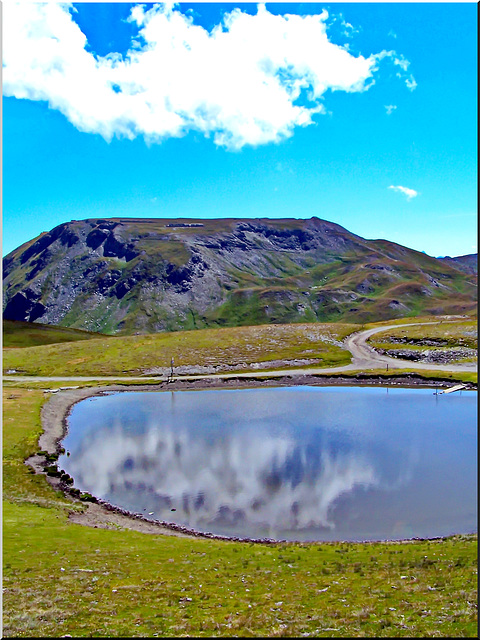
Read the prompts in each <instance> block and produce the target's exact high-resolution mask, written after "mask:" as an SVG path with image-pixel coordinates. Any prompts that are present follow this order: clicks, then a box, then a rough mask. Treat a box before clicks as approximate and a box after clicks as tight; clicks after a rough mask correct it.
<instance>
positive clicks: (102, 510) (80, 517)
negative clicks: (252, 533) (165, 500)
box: [4, 322, 477, 537]
mask: <svg viewBox="0 0 480 640" xmlns="http://www.w3.org/2000/svg"><path fill="white" fill-rule="evenodd" d="M419 324H437V323H425V322H424V323H418V322H413V323H411V324H405V325H402V326H414V325H419ZM397 327H398V325H395V324H393V325H386V326H383V327H376V328H375V329H368V330H365V331H360V332H358V333H354V334H352V335H350V336H349V337H348V338H347V339H346V341H345V347H346V348H347V349H348V350H349V351H350V352H351V354H352V362H351V364H349V365H344V366H340V367H325V368H322V369H319V368H310V369H293V368H292V369H284V370H281V371H278V370H277V371H255V372H248V373H217V374H203V375H195V376H193V375H186V376H177V377H176V378H175V382H174V383H173V384H171V385H170V384H168V385H167V381H166V378H165V377H164V376H149V377H147V376H88V377H86V376H83V377H67V376H54V377H37V376H15V375H8V376H4V380H11V381H15V382H46V383H49V384H51V383H52V382H66V383H68V382H70V383H72V382H73V383H82V382H91V381H98V382H100V381H102V382H113V381H116V382H117V383H118V384H116V385H114V384H112V385H109V386H108V388H105V387H84V388H79V387H78V386H77V387H65V388H62V387H60V389H58V388H57V389H55V391H59V393H54V394H53V393H52V395H51V397H50V398H49V400H48V401H47V402H46V403H45V404H44V406H43V408H42V416H41V417H42V425H43V428H44V432H43V433H42V435H41V436H40V439H39V448H40V449H41V450H45V451H48V452H50V453H53V452H55V450H56V448H57V444H58V442H59V441H60V440H61V439H62V438H63V436H64V434H65V430H66V425H67V422H66V421H67V416H68V414H69V411H70V409H71V407H72V406H73V405H74V404H75V403H77V402H79V401H80V400H83V399H85V398H87V397H90V396H92V395H97V394H102V393H104V392H105V391H107V389H108V391H109V392H111V391H115V390H118V391H120V390H123V391H125V390H127V389H129V387H128V386H126V384H125V383H128V382H133V381H135V382H139V381H143V382H150V383H151V382H158V383H161V384H159V386H158V387H157V388H158V389H162V388H163V389H168V390H174V389H175V388H182V383H183V382H186V383H187V384H188V386H189V387H190V388H192V387H193V388H199V389H200V388H212V386H219V385H220V386H221V383H222V382H225V383H227V382H228V383H233V384H234V385H235V386H238V387H242V386H251V385H252V384H253V385H255V384H275V385H278V384H312V383H313V384H319V376H325V377H324V378H322V382H323V383H326V382H331V383H332V384H342V383H343V384H345V383H346V384H351V383H352V381H353V379H347V378H345V379H344V380H342V379H339V380H337V379H335V380H333V379H332V380H330V381H329V380H328V374H330V373H341V372H342V371H348V372H353V371H358V372H362V371H365V370H368V369H387V366H388V368H392V369H400V368H401V369H407V370H412V369H417V370H418V369H425V368H428V369H433V370H438V371H476V370H477V364H476V363H467V364H463V365H443V364H429V365H428V366H426V365H424V364H421V363H415V362H413V363H412V362H410V361H405V360H398V359H394V358H389V357H387V356H383V355H380V354H379V353H377V352H376V351H375V350H374V349H373V348H372V347H370V346H369V345H367V340H368V338H370V337H371V336H372V335H374V334H376V333H380V332H383V331H388V330H390V329H392V328H397ZM312 376H314V377H312ZM262 378H268V381H263V382H262V381H261V379H262ZM282 378H283V380H282ZM273 379H275V381H274V380H273ZM276 379H278V382H277V380H276ZM398 381H399V383H404V384H405V383H408V380H406V379H405V380H401V377H399V379H398ZM122 383H123V384H122ZM410 384H411V382H410ZM130 388H131V389H132V390H136V391H141V390H144V389H145V390H146V389H148V390H151V389H152V387H151V385H145V386H142V385H137V386H134V387H130ZM26 463H27V464H29V465H31V466H32V467H33V468H34V469H35V471H36V472H37V473H43V472H44V471H43V463H44V458H43V457H41V456H37V455H35V456H32V457H31V458H29V459H28V460H27V461H26ZM48 480H49V482H50V483H51V484H52V485H53V486H54V487H55V488H58V489H60V488H61V487H60V486H59V482H60V481H59V480H58V478H54V477H49V478H48ZM85 506H86V510H85V511H84V512H83V513H79V512H72V513H71V514H70V520H71V521H72V522H75V523H78V524H83V525H87V526H91V527H102V528H109V529H133V530H136V531H140V532H143V533H150V534H164V535H165V534H168V535H195V533H193V532H189V531H188V530H186V529H183V528H180V527H179V528H172V527H169V526H165V525H164V524H163V523H155V522H152V521H148V520H145V519H143V518H142V517H141V516H135V515H132V514H128V513H127V512H124V511H122V510H120V509H115V508H112V507H111V506H110V505H108V504H106V503H99V504H91V503H89V504H87V505H85ZM212 537H216V536H212Z"/></svg>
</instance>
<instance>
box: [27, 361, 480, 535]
mask: <svg viewBox="0 0 480 640" xmlns="http://www.w3.org/2000/svg"><path fill="white" fill-rule="evenodd" d="M451 382H452V381H451V380H449V381H447V380H445V381H443V380H428V379H424V378H421V377H420V376H418V375H417V374H410V375H403V376H398V377H393V376H392V377H388V378H387V377H386V376H385V377H384V376H379V375H376V376H368V375H366V374H360V375H359V376H345V377H340V376H339V377H337V376H332V377H327V376H321V377H320V376H312V375H305V376H294V377H293V376H292V377H291V376H285V377H283V378H273V379H272V378H253V379H245V378H243V379H242V378H236V379H235V378H225V379H223V380H222V379H218V378H217V379H212V378H210V379H208V378H206V379H202V380H179V379H174V380H173V381H170V382H167V381H164V382H161V383H158V384H143V385H142V384H136V385H132V384H112V385H108V386H107V385H106V386H95V387H83V388H78V387H76V388H70V389H65V388H63V389H62V390H59V391H58V393H55V394H54V395H53V394H52V395H51V397H50V398H48V399H47V401H46V402H44V404H43V406H42V409H41V424H42V428H43V432H42V434H41V435H40V437H39V439H38V446H39V449H40V450H42V451H46V452H47V453H49V454H53V453H58V452H59V450H60V447H61V444H60V443H61V440H62V439H63V438H64V437H65V435H66V433H67V430H68V416H69V415H70V412H71V411H72V409H73V407H74V405H75V404H77V403H78V402H81V401H82V400H85V399H87V398H89V397H94V396H101V395H105V394H107V393H108V394H109V393H112V392H132V391H137V392H138V391H140V392H141V391H152V392H160V391H188V390H198V391H200V390H208V389H215V390H219V389H243V388H262V387H264V388H265V387H282V386H398V387H407V388H408V387H411V388H415V387H418V388H421V387H423V388H440V387H444V386H445V385H446V384H451ZM476 389H477V387H476V385H474V384H472V383H468V384H467V386H466V387H465V390H476ZM45 393H47V391H45ZM45 463H46V458H45V456H43V455H38V454H35V455H33V456H30V457H29V458H27V459H26V460H25V464H27V465H29V466H31V467H32V468H33V469H34V471H35V473H41V474H45V469H44V467H45ZM46 478H47V482H49V484H50V485H51V486H52V487H53V488H54V489H56V490H59V491H61V492H62V493H63V494H64V496H65V497H66V498H68V499H69V500H72V504H73V503H78V502H79V501H78V500H76V499H75V498H74V497H73V496H72V495H71V494H70V492H69V490H70V489H71V488H72V486H70V485H67V484H66V483H65V482H63V481H62V480H61V479H60V478H59V477H54V476H48V475H46ZM94 498H95V501H94V502H83V501H82V502H81V504H84V505H85V507H86V508H85V510H84V511H83V512H81V513H79V512H76V511H71V512H70V513H69V515H68V519H69V521H70V522H73V523H76V524H81V525H83V526H90V527H94V528H107V529H116V530H119V529H123V530H134V531H138V532H141V533H148V534H153V535H174V536H182V537H201V538H205V539H215V540H225V541H233V542H251V543H257V544H267V545H272V544H341V543H345V542H347V541H344V540H338V541H309V542H307V541H297V542H295V541H288V540H273V539H270V538H261V539H256V538H239V537H234V536H222V535H217V534H213V533H209V532H207V533H203V532H199V531H195V530H194V529H189V528H187V527H184V526H182V525H177V524H175V523H171V522H166V521H159V520H150V519H148V518H146V517H144V516H143V515H141V514H136V513H134V512H130V511H127V510H125V509H122V508H121V507H117V506H115V505H112V504H110V503H108V502H106V501H104V500H102V499H100V498H97V497H94ZM454 535H476V532H473V533H468V534H451V535H449V536H436V537H433V538H419V537H412V538H408V539H391V540H368V541H351V544H376V543H389V544H404V543H412V542H416V541H422V540H444V539H446V538H449V537H452V536H454Z"/></svg>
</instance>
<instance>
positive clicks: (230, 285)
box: [4, 218, 477, 334]
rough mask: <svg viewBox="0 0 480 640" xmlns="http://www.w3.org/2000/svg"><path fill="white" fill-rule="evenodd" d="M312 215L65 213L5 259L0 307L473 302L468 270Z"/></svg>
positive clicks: (222, 308) (112, 318) (70, 323)
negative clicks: (77, 217) (62, 220)
mask: <svg viewBox="0 0 480 640" xmlns="http://www.w3.org/2000/svg"><path fill="white" fill-rule="evenodd" d="M457 266H458V265H456V264H455V263H454V264H452V261H445V260H443V261H442V260H439V259H436V258H432V257H430V256H427V255H426V254H423V253H420V252H418V251H413V250H411V249H407V248H406V247H402V246H401V245H398V244H395V243H392V242H388V241H386V240H365V239H363V238H361V237H360V236H357V235H354V234H352V233H350V232H349V231H347V230H346V229H344V228H342V227H340V226H339V225H336V224H333V223H330V222H327V221H325V220H320V219H318V218H311V219H309V220H294V219H278V220H270V219H255V220H234V219H217V220H186V219H185V220H159V219H135V218H125V219H122V218H112V219H108V220H99V219H88V220H82V221H72V222H70V223H67V224H63V225H60V226H58V227H56V228H55V229H53V230H52V231H50V232H49V233H43V234H41V235H40V236H39V237H38V238H36V239H35V240H34V241H32V242H30V243H26V244H24V245H22V246H21V247H19V248H18V249H16V250H15V251H13V252H12V253H11V254H9V255H8V256H7V257H6V258H5V260H4V317H5V318H6V319H11V320H23V321H30V322H32V321H39V322H42V323H46V324H54V325H61V326H64V327H72V328H76V329H86V330H89V331H98V332H101V333H106V334H113V333H124V334H131V333H149V332H156V331H163V330H167V331H169V330H176V329H198V328H203V327H222V326H225V327H228V326H239V325H240V326H241V325H253V324H270V323H280V324H283V323H297V322H303V323H304V322H338V321H342V322H357V323H358V322H368V321H375V320H383V319H390V318H398V317H404V316H415V315H418V314H439V313H442V314H443V313H467V312H469V311H472V310H473V309H475V308H476V295H477V293H476V291H477V289H476V286H477V278H476V274H473V273H466V272H465V271H464V270H461V269H459V268H457Z"/></svg>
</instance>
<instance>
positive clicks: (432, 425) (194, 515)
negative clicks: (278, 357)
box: [59, 387, 477, 540]
mask: <svg viewBox="0 0 480 640" xmlns="http://www.w3.org/2000/svg"><path fill="white" fill-rule="evenodd" d="M476 407H477V393H476V392H473V391H462V392H456V393H453V394H449V395H440V396H436V395H434V394H433V391H432V389H395V388H385V387H383V388H366V387H292V388H270V389H243V390H225V391H213V390H208V391H176V392H145V393H140V392H121V393H112V394H110V395H105V396H101V397H96V398H90V399H88V400H84V401H82V402H80V403H78V404H77V405H75V407H74V408H73V411H72V413H71V415H70V417H69V431H68V434H67V436H66V438H65V440H64V443H63V444H64V446H65V448H66V449H67V450H68V451H69V452H70V456H68V457H67V456H66V455H64V456H61V458H60V460H59V466H61V467H62V468H63V469H65V471H67V472H68V473H69V474H70V475H71V476H73V477H74V479H75V486H76V487H78V488H80V489H82V490H83V491H89V492H90V493H92V494H94V495H96V496H97V497H100V498H103V499H104V500H107V501H108V502H111V503H112V504H115V505H117V506H120V507H122V508H124V509H128V510H129V511H133V512H136V513H141V514H143V515H145V516H147V517H150V518H152V519H158V520H167V521H169V522H175V523H177V524H182V525H185V526H188V527H189V528H192V529H196V530H198V531H203V532H205V531H210V532H212V533H216V534H221V535H230V536H240V537H251V538H263V537H270V538H276V539H287V540H381V539H401V538H408V537H413V536H419V537H433V536H442V535H449V534H452V533H470V532H474V531H476V530H477V431H476Z"/></svg>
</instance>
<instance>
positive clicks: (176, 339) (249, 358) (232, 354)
mask: <svg viewBox="0 0 480 640" xmlns="http://www.w3.org/2000/svg"><path fill="white" fill-rule="evenodd" d="M357 329H358V326H356V325H353V324H350V325H348V324H335V325H329V324H323V325H322V324H317V323H312V324H293V325H261V326H254V327H236V328H223V329H200V330H197V331H182V332H171V333H166V332H165V333H158V334H150V335H142V336H125V337H118V336H115V337H105V338H99V339H94V340H88V341H87V340H85V341H82V342H71V343H64V344H55V345H45V346H38V347H30V348H25V349H8V350H6V351H4V355H3V367H4V370H8V369H15V370H16V371H18V372H22V373H26V374H28V375H48V376H53V375H59V376H62V375H63V376H70V375H86V376H91V375H122V374H134V375H137V374H139V373H142V372H145V371H148V370H150V369H151V368H154V367H164V368H165V367H170V360H171V358H172V357H174V358H175V366H176V367H179V366H188V365H190V366H195V365H211V366H220V365H225V364H226V365H237V364H238V363H244V364H245V365H248V364H250V363H254V362H266V363H267V364H266V365H265V368H267V369H268V362H272V361H274V360H291V359H297V358H308V359H314V360H316V361H317V362H318V364H319V365H321V366H331V365H341V364H348V363H349V362H350V360H351V357H350V353H349V352H348V351H345V350H344V349H341V348H340V347H339V346H337V345H336V344H335V343H333V342H332V341H334V340H343V338H345V337H346V336H347V335H348V334H349V333H352V332H353V331H356V330H357ZM240 368H241V365H240Z"/></svg>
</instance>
